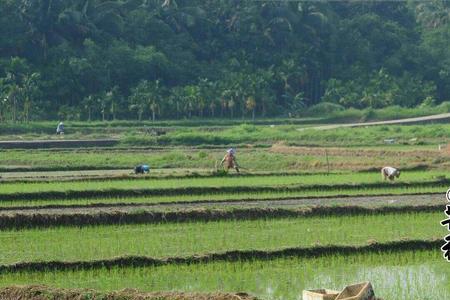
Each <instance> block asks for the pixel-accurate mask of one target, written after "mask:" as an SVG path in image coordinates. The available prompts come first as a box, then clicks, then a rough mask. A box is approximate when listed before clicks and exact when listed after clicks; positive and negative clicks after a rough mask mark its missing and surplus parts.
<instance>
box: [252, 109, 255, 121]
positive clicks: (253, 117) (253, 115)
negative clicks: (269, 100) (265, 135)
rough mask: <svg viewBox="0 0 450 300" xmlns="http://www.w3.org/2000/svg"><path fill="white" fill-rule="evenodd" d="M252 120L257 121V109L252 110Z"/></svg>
mask: <svg viewBox="0 0 450 300" xmlns="http://www.w3.org/2000/svg"><path fill="white" fill-rule="evenodd" d="M252 120H253V121H255V109H253V110H252Z"/></svg>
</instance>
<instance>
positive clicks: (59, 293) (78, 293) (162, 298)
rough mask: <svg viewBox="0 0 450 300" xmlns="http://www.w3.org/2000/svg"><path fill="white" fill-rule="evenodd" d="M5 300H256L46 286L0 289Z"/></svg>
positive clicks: (243, 295)
mask: <svg viewBox="0 0 450 300" xmlns="http://www.w3.org/2000/svg"><path fill="white" fill-rule="evenodd" d="M0 299H3V300H19V299H20V300H82V299H92V300H144V299H145V300H150V299H152V300H191V299H192V300H193V299H195V300H256V298H255V297H252V296H250V295H248V294H246V293H236V294H229V293H182V292H180V293H177V292H167V293H165V292H158V293H142V292H139V291H137V290H134V289H126V290H122V291H117V292H110V293H100V292H97V291H94V290H67V289H54V288H49V287H46V286H13V287H6V288H1V289H0Z"/></svg>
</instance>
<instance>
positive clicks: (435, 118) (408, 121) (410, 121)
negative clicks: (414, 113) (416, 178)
mask: <svg viewBox="0 0 450 300" xmlns="http://www.w3.org/2000/svg"><path fill="white" fill-rule="evenodd" d="M445 119H450V113H445V114H438V115H431V116H424V117H417V118H407V119H400V120H388V121H377V122H365V123H347V124H330V125H322V126H313V127H306V128H299V129H298V130H299V131H303V130H305V129H311V128H312V129H323V130H326V129H336V128H341V127H362V126H375V125H401V124H413V123H423V122H430V121H440V120H445Z"/></svg>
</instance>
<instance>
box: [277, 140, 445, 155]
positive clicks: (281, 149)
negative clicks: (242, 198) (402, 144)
mask: <svg viewBox="0 0 450 300" xmlns="http://www.w3.org/2000/svg"><path fill="white" fill-rule="evenodd" d="M269 151H271V152H275V153H282V154H298V155H321V156H324V155H325V151H326V152H327V153H328V155H329V156H345V157H389V158H392V157H412V158H423V157H437V156H440V155H449V154H450V152H447V151H439V150H438V149H436V150H391V149H388V150H383V149H364V148H341V147H297V146H286V145H283V144H282V143H281V144H274V145H273V146H272V147H271V148H270V150H269Z"/></svg>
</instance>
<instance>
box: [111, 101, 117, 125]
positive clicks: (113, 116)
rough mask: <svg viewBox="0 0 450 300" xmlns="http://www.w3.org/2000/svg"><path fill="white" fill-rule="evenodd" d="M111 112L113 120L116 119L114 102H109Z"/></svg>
mask: <svg viewBox="0 0 450 300" xmlns="http://www.w3.org/2000/svg"><path fill="white" fill-rule="evenodd" d="M111 113H112V118H113V120H114V121H115V120H116V105H115V103H114V102H113V103H112V104H111Z"/></svg>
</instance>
